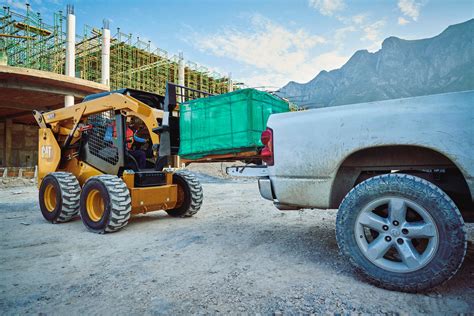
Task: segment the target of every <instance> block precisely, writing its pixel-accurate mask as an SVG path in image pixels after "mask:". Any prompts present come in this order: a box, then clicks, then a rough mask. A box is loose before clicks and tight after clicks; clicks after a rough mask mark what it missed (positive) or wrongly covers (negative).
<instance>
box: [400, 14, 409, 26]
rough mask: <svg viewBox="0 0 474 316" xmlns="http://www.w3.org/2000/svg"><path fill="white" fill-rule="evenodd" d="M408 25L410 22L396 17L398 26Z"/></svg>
mask: <svg viewBox="0 0 474 316" xmlns="http://www.w3.org/2000/svg"><path fill="white" fill-rule="evenodd" d="M408 23H410V21H408V20H407V19H405V18H404V17H402V16H400V17H398V24H399V25H406V24H408Z"/></svg>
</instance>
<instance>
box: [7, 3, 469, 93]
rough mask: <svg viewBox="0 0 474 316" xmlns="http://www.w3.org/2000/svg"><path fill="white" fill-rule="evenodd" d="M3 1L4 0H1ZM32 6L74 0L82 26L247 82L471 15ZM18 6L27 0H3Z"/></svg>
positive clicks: (256, 7) (284, 77) (334, 8)
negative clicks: (105, 23)
mask: <svg viewBox="0 0 474 316" xmlns="http://www.w3.org/2000/svg"><path fill="white" fill-rule="evenodd" d="M2 2H3V3H2ZM28 2H29V3H30V4H31V6H32V8H33V10H35V11H40V12H42V13H43V15H44V18H45V20H46V21H50V22H52V20H50V19H48V18H49V17H50V16H51V13H52V12H54V11H58V10H61V9H62V10H63V11H65V7H66V4H69V3H71V4H74V6H75V12H76V17H77V33H79V34H82V32H83V25H84V24H88V25H91V26H96V27H100V26H101V25H102V20H103V19H104V18H106V19H109V20H110V28H111V31H112V34H115V33H116V29H117V27H120V29H121V31H122V32H125V33H133V35H134V36H135V37H136V36H140V39H142V40H145V41H147V40H150V41H151V42H152V43H153V46H155V47H159V48H162V49H164V50H166V51H168V52H169V53H170V55H174V54H178V52H181V51H182V52H183V54H184V57H185V59H186V60H190V61H193V62H196V63H198V64H200V65H203V66H205V67H207V68H209V69H210V70H213V71H217V72H219V73H222V74H227V73H232V77H233V78H234V79H235V80H238V81H242V82H244V83H246V84H247V85H248V86H252V87H255V86H267V87H281V86H282V85H284V84H286V83H287V82H288V81H290V80H292V81H296V82H307V81H309V80H311V79H312V78H313V77H314V76H315V75H317V74H318V73H319V72H320V71H321V70H332V69H335V68H339V67H340V66H342V65H343V64H344V63H345V62H346V61H347V60H348V58H349V57H350V56H351V55H352V54H353V53H354V52H355V51H356V50H359V49H368V50H369V51H372V52H374V51H377V50H378V49H380V47H381V43H382V41H383V39H384V38H386V37H389V36H397V37H400V38H403V39H418V38H426V37H432V36H435V35H437V34H439V33H440V32H441V31H442V30H444V29H445V28H446V27H447V26H448V25H451V24H456V23H460V22H464V21H466V20H468V19H471V18H473V16H474V1H472V0H453V1H440V0H372V1H369V0H358V1H349V0H286V1H283V0H260V1H258V0H253V1H252V0H240V1H237V0H229V1H223V0H221V1H219V0H196V1H191V0H175V1H172V0H166V1H161V0H157V1H151V0H135V1H123V0H121V1H101V0H95V1H91V0H70V1H59V0H30V1H28ZM0 3H2V5H3V4H4V3H6V4H7V5H9V6H10V7H15V10H21V9H22V8H23V7H24V3H25V1H24V0H6V1H0Z"/></svg>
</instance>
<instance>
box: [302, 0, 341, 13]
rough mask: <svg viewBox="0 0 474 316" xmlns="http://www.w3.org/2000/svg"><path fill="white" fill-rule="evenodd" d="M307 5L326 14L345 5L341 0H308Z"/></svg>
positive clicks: (339, 9)
mask: <svg viewBox="0 0 474 316" xmlns="http://www.w3.org/2000/svg"><path fill="white" fill-rule="evenodd" d="M309 6H310V7H312V8H315V9H316V10H318V11H319V12H320V13H321V14H322V15H328V16H331V15H333V14H334V12H336V11H341V10H342V9H344V8H345V7H346V5H345V3H344V1H343V0H309Z"/></svg>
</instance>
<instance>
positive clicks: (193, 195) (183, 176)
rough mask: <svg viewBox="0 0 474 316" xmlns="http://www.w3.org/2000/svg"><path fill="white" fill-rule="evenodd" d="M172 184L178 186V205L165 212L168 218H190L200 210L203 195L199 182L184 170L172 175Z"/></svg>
mask: <svg viewBox="0 0 474 316" xmlns="http://www.w3.org/2000/svg"><path fill="white" fill-rule="evenodd" d="M173 183H174V184H176V185H178V203H177V204H176V207H175V208H174V209H171V210H167V211H166V212H167V213H168V215H169V216H173V217H191V216H193V215H194V214H196V213H197V212H198V211H199V209H200V208H201V204H202V199H203V194H202V187H201V184H200V183H199V180H198V179H197V178H196V176H194V175H193V174H192V173H190V172H189V171H186V170H180V171H177V172H176V173H175V174H173Z"/></svg>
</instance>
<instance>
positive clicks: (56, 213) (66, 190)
mask: <svg viewBox="0 0 474 316" xmlns="http://www.w3.org/2000/svg"><path fill="white" fill-rule="evenodd" d="M48 185H52V186H53V187H54V190H55V192H56V206H55V208H54V210H53V211H51V212H50V211H48V209H47V208H46V205H45V202H44V194H45V190H46V187H47V186H48ZM80 192H81V186H80V185H79V182H78V181H77V179H76V177H75V176H74V175H73V174H71V173H69V172H51V173H50V174H48V175H47V176H46V177H44V179H43V181H42V182H41V185H40V188H39V204H40V209H41V214H43V217H44V218H45V219H46V220H47V221H48V222H51V223H64V222H68V221H70V220H71V219H72V218H73V217H74V216H76V215H77V214H78V212H79V195H80Z"/></svg>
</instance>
